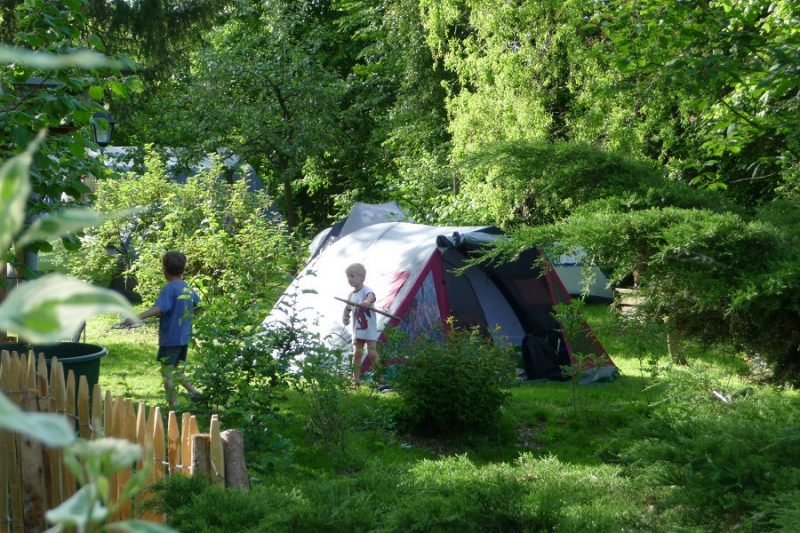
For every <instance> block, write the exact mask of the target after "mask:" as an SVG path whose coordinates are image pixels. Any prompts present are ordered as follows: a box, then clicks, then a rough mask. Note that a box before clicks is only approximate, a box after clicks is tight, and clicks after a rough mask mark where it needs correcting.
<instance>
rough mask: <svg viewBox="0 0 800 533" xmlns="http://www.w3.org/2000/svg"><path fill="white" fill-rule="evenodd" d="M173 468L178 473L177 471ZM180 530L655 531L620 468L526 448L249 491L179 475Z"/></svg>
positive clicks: (175, 507) (175, 523) (170, 484)
mask: <svg viewBox="0 0 800 533" xmlns="http://www.w3.org/2000/svg"><path fill="white" fill-rule="evenodd" d="M179 477H180V476H176V478H179ZM158 491H159V495H160V500H161V508H162V509H163V510H164V511H166V513H167V516H168V523H169V525H171V526H172V527H174V528H176V529H178V530H179V531H209V532H213V531H222V529H221V527H222V526H220V524H221V523H224V524H225V525H226V526H227V527H228V529H227V531H237V532H238V531H243V532H244V531H250V532H255V531H259V532H265V533H266V532H272V531H308V532H314V531H319V532H325V533H330V532H334V531H342V532H344V531H382V532H387V533H389V532H409V531H419V532H428V531H443V532H444V531H453V532H462V531H467V532H472V531H474V532H479V531H497V532H505V531H551V530H558V531H622V530H634V531H636V530H645V531H652V530H659V528H658V526H659V523H658V517H656V516H647V515H646V514H645V513H644V512H643V510H644V509H646V507H647V506H646V504H645V501H646V495H645V494H643V493H642V491H641V490H640V487H638V486H637V485H636V483H635V482H633V481H631V480H630V479H627V478H625V477H624V476H623V475H622V474H621V470H620V468H619V467H608V466H597V465H593V466H585V465H571V464H568V463H563V462H561V461H559V460H557V459H555V458H554V457H547V458H542V459H537V458H534V457H532V456H531V455H529V454H523V455H522V456H520V457H519V459H517V460H515V461H513V462H507V463H505V462H504V463H497V464H490V465H478V464H476V463H474V462H472V461H471V460H469V459H468V458H467V457H466V456H457V457H448V458H443V459H438V460H423V461H419V462H417V463H416V464H415V465H413V466H412V467H411V468H408V469H407V468H405V467H403V468H398V467H397V466H392V465H386V464H381V463H380V462H378V461H375V462H373V463H370V464H368V465H367V466H366V467H365V468H364V469H363V470H362V471H360V472H357V473H354V474H353V475H351V476H346V477H342V476H340V477H331V476H319V477H314V478H312V477H308V476H305V477H303V478H302V479H295V478H292V479H284V478H281V477H276V478H274V479H272V480H270V481H269V482H267V483H265V484H264V485H258V486H255V487H253V489H252V491H251V492H250V493H243V492H240V491H227V492H225V491H223V490H222V489H219V488H215V487H210V486H208V485H206V484H198V483H197V482H195V481H191V480H185V479H168V480H166V482H164V483H162V484H161V485H160V487H159V489H158Z"/></svg>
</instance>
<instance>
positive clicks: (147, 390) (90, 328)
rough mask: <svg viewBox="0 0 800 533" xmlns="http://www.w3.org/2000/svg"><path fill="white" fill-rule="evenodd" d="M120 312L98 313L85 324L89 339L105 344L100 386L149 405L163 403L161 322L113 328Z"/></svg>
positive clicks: (93, 342) (92, 341)
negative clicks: (159, 357)
mask: <svg viewBox="0 0 800 533" xmlns="http://www.w3.org/2000/svg"><path fill="white" fill-rule="evenodd" d="M119 320H120V317H119V316H118V315H99V316H96V317H94V318H93V319H92V320H91V321H89V323H88V324H87V326H86V342H89V343H92V344H99V345H101V346H105V347H106V349H107V350H108V355H107V356H106V357H104V358H102V359H101V360H100V386H101V387H102V389H103V390H104V391H106V390H109V391H111V393H112V394H113V395H115V396H118V395H119V396H127V397H130V398H133V399H134V400H135V401H143V402H145V403H147V404H148V405H164V404H165V403H166V402H165V397H164V393H163V389H162V386H161V375H160V373H159V365H158V363H157V362H156V351H157V350H158V324H157V323H152V322H151V323H147V324H145V325H144V326H142V327H140V328H133V329H113V328H112V326H113V325H114V324H116V323H118V322H119Z"/></svg>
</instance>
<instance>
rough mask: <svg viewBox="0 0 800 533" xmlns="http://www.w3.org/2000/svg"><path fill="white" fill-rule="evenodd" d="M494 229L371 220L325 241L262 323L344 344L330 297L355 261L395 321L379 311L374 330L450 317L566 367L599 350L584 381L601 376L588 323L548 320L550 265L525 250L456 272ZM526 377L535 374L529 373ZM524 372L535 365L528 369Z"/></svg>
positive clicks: (565, 298)
mask: <svg viewBox="0 0 800 533" xmlns="http://www.w3.org/2000/svg"><path fill="white" fill-rule="evenodd" d="M500 236H501V232H500V231H499V230H498V229H497V228H493V227H478V226H467V227H462V226H426V225H420V224H411V223H407V222H386V223H379V224H371V225H368V226H365V227H363V228H361V229H357V230H355V231H353V232H351V233H349V234H347V235H345V236H340V237H339V238H338V239H337V240H336V241H335V242H333V243H332V244H329V245H328V246H326V247H325V248H324V249H323V250H322V251H320V252H319V253H318V254H317V255H316V256H315V257H313V258H312V259H311V260H310V261H309V263H308V265H307V266H306V267H305V268H304V269H303V271H302V272H301V273H300V275H299V276H298V277H297V278H295V280H294V281H293V282H292V283H291V285H290V286H289V287H288V288H287V290H286V292H285V293H284V294H283V296H282V297H281V298H280V299H279V301H278V303H277V304H276V305H275V307H274V308H273V310H272V312H271V313H270V314H269V315H268V316H267V318H266V319H265V320H264V326H265V327H271V326H279V325H281V324H286V323H288V322H289V320H290V314H291V320H292V322H294V323H295V324H300V325H301V327H303V328H305V329H307V330H308V331H309V332H311V333H313V334H316V335H318V336H319V338H321V339H323V340H324V342H325V343H326V344H327V345H328V346H330V347H333V348H342V349H345V348H346V347H347V346H348V345H349V344H350V342H351V338H350V330H349V328H348V327H346V326H344V325H343V324H342V323H341V316H342V309H343V305H344V304H342V303H341V302H340V301H339V300H337V299H336V298H346V297H347V295H348V293H349V292H350V288H349V287H348V285H347V282H346V278H345V274H344V271H345V268H346V267H347V266H348V265H350V264H352V263H355V262H359V263H362V264H363V265H364V266H365V267H366V270H367V278H366V285H367V286H369V287H370V288H372V289H373V290H374V291H375V294H376V296H377V302H376V304H375V307H376V308H377V309H380V310H383V311H385V312H387V313H390V314H392V315H395V316H396V317H397V318H390V317H388V316H384V315H380V314H379V315H378V316H377V321H378V330H379V331H383V329H384V328H385V327H386V326H387V325H389V324H391V325H392V326H394V327H396V328H398V329H400V330H403V331H405V332H406V333H407V334H408V335H409V336H411V337H414V336H416V335H421V334H427V335H430V334H434V333H435V332H437V331H441V329H442V327H443V326H444V324H445V322H446V321H447V319H448V318H449V317H453V319H454V321H455V325H456V327H459V326H468V327H478V328H480V330H481V331H482V332H484V333H485V334H486V335H489V336H492V337H493V340H494V341H495V342H496V343H509V344H512V345H514V346H517V347H522V346H523V344H524V343H525V342H526V340H527V339H530V338H534V339H543V340H546V342H547V343H548V344H549V345H550V346H552V348H553V350H554V352H555V354H556V356H557V358H558V359H559V360H561V361H564V364H575V363H576V362H577V361H576V358H575V354H585V353H591V354H595V355H597V356H604V357H603V361H605V363H603V364H602V365H599V366H597V367H595V368H592V369H587V370H586V371H584V373H583V376H584V381H595V380H602V379H608V378H611V377H613V376H614V375H615V374H616V371H617V370H616V367H615V366H614V364H613V362H611V360H610V358H608V357H607V354H606V352H605V349H604V348H603V347H602V345H601V344H600V343H599V342H598V341H597V339H596V338H595V337H594V335H593V334H592V332H591V330H590V329H589V326H588V324H584V325H583V330H582V332H581V333H580V334H579V335H577V336H575V337H571V338H567V336H566V334H565V332H564V331H563V328H562V327H561V325H560V324H559V323H558V322H557V321H556V320H555V319H554V318H553V317H552V310H553V306H554V305H555V304H557V303H560V302H565V303H566V302H569V300H570V296H569V294H568V293H567V291H566V289H564V286H563V284H561V282H560V280H559V279H558V275H557V274H556V272H555V271H554V270H553V269H549V270H548V271H547V272H545V273H544V274H543V275H541V274H542V273H541V272H540V271H539V269H538V267H536V266H535V260H536V259H537V257H539V255H540V253H541V252H540V251H538V250H529V251H528V252H526V253H524V254H522V255H521V256H520V257H519V258H518V259H516V260H515V261H512V262H509V263H506V264H503V265H499V266H490V265H473V266H470V267H468V268H467V269H465V271H464V272H463V274H461V275H455V274H454V273H453V270H454V269H457V268H460V267H461V266H463V265H464V262H465V261H466V259H467V258H469V257H470V256H471V255H473V254H474V253H475V252H476V251H477V250H479V249H480V247H482V246H485V245H486V244H487V243H490V242H492V241H493V240H494V239H497V238H499V237H500ZM532 374H533V375H532ZM528 376H529V377H531V378H539V377H545V375H544V373H543V375H537V373H536V370H535V369H534V371H533V372H528Z"/></svg>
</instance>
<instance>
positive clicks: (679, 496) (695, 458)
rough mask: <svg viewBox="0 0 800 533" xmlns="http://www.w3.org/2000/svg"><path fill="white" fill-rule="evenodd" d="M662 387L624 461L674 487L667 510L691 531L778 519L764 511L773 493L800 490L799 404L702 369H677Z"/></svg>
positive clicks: (783, 396)
mask: <svg viewBox="0 0 800 533" xmlns="http://www.w3.org/2000/svg"><path fill="white" fill-rule="evenodd" d="M664 383H665V385H666V387H665V392H664V394H663V396H662V399H661V400H660V401H659V402H657V403H656V404H655V405H654V406H653V408H652V411H651V416H650V417H649V418H648V419H646V420H644V421H643V425H642V426H641V427H639V428H638V431H639V438H637V439H635V440H633V441H631V442H632V443H631V446H630V447H628V449H627V450H625V451H624V452H623V453H622V454H621V456H622V457H623V459H624V460H625V461H626V462H628V463H630V464H632V465H636V466H635V468H637V469H643V470H644V471H645V477H650V478H651V479H655V480H657V483H658V484H660V485H662V486H664V487H676V489H677V490H673V491H671V492H670V493H669V494H670V495H671V496H669V497H668V498H667V499H666V500H665V501H663V502H662V504H663V505H665V506H671V507H679V508H681V509H683V514H684V515H685V516H684V520H685V521H686V522H687V523H688V525H695V526H697V525H699V526H703V527H704V528H709V527H711V528H713V529H730V526H731V525H733V524H734V523H737V522H739V521H742V520H750V521H754V522H755V523H761V524H762V525H766V524H767V523H768V522H769V521H773V520H777V521H779V520H780V519H781V518H780V514H779V513H777V509H775V507H774V505H773V506H772V511H771V512H770V513H769V514H767V515H765V514H764V513H765V512H766V508H767V507H768V506H769V504H770V502H772V504H774V503H775V502H774V498H775V495H779V494H787V493H788V492H791V491H797V487H799V486H800V416H798V412H800V411H798V401H797V399H796V398H793V397H791V396H786V395H781V394H775V393H773V392H769V391H765V392H759V391H755V390H753V389H750V388H741V387H740V388H736V387H731V386H730V385H728V383H729V380H728V379H726V380H725V381H724V382H723V381H722V380H721V379H718V378H715V377H714V376H713V375H710V374H709V373H708V372H706V371H705V370H703V369H701V368H698V365H695V366H694V367H693V368H691V369H689V368H686V367H682V368H680V369H676V370H673V371H672V372H670V373H669V375H665V380H664ZM711 391H718V392H720V391H721V392H720V394H724V395H726V397H727V398H729V400H730V402H729V403H723V402H721V401H718V400H717V399H715V398H714V397H713V396H712V394H711ZM786 512H787V513H788V512H789V511H786ZM795 512H796V506H795ZM787 516H788V515H787ZM748 517H749V518H748ZM755 529H756V530H761V528H760V527H756V528H755Z"/></svg>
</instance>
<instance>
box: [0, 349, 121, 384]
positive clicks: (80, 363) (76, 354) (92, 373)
mask: <svg viewBox="0 0 800 533" xmlns="http://www.w3.org/2000/svg"><path fill="white" fill-rule="evenodd" d="M0 350H8V351H9V352H18V353H28V351H29V350H33V352H34V353H35V354H36V357H39V354H40V353H42V354H44V358H45V360H46V361H47V368H48V370H49V369H50V360H51V359H52V358H53V357H58V360H59V361H60V362H61V364H62V365H63V367H64V379H66V378H67V375H68V374H69V371H70V370H72V371H73V372H74V373H75V386H76V387H77V386H78V384H79V383H80V379H81V376H86V381H87V383H88V384H89V393H90V394H91V392H92V390H93V389H94V386H95V385H96V384H97V382H98V380H99V379H100V358H101V357H104V356H106V355H108V350H106V349H105V348H104V347H103V346H98V345H97V344H86V343H83V342H59V343H56V344H26V343H21V342H16V343H6V344H0Z"/></svg>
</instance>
